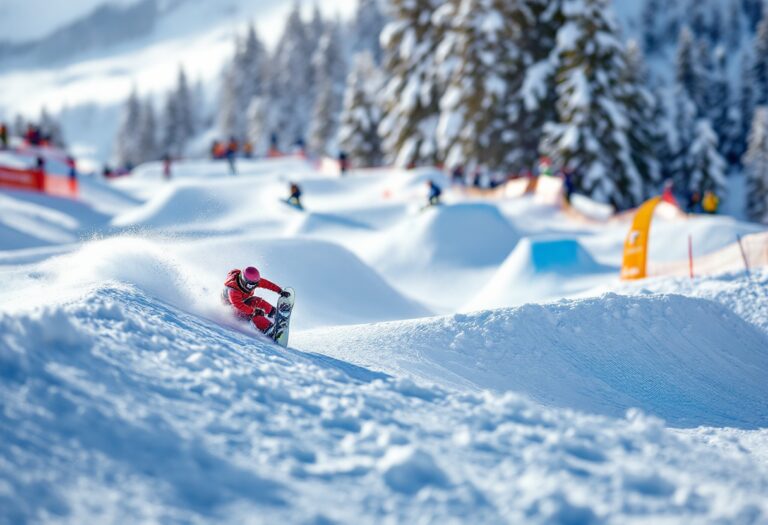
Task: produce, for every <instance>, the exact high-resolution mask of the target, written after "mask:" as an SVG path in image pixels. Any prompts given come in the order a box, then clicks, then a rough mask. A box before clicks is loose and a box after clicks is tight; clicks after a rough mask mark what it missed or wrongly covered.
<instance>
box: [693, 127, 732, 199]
mask: <svg viewBox="0 0 768 525" xmlns="http://www.w3.org/2000/svg"><path fill="white" fill-rule="evenodd" d="M688 156H689V159H690V166H691V172H690V176H689V179H688V190H689V191H699V192H700V193H702V194H703V193H704V192H706V191H713V192H714V193H715V194H716V195H718V196H719V197H721V198H722V196H723V193H724V191H725V169H726V165H725V160H724V159H723V157H722V156H721V155H720V152H719V151H718V150H717V134H716V133H715V132H714V130H713V129H712V125H711V124H710V122H709V120H707V119H699V120H698V121H697V122H696V128H695V135H694V137H693V143H692V144H691V147H690V150H689V152H688Z"/></svg>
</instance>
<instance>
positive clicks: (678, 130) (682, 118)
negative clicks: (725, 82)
mask: <svg viewBox="0 0 768 525" xmlns="http://www.w3.org/2000/svg"><path fill="white" fill-rule="evenodd" d="M672 107H673V108H674V111H675V113H674V119H673V123H674V125H673V126H672V127H671V128H670V131H671V135H670V143H671V146H672V163H671V171H672V176H673V180H674V181H675V186H676V187H677V188H678V189H679V190H681V191H686V192H687V191H688V187H689V181H690V174H691V171H692V170H693V163H692V161H691V156H690V151H691V147H692V145H693V141H694V139H695V136H696V121H697V115H696V104H694V103H693V101H692V100H691V98H690V97H689V96H688V92H687V91H686V90H685V88H683V87H682V86H680V85H677V86H676V88H675V92H674V103H673V105H672Z"/></svg>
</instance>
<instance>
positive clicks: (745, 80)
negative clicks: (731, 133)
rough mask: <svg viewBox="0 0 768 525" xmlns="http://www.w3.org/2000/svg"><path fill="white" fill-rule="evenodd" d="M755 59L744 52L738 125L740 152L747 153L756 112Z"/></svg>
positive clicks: (738, 103) (742, 56) (738, 102)
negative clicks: (753, 73)
mask: <svg viewBox="0 0 768 525" xmlns="http://www.w3.org/2000/svg"><path fill="white" fill-rule="evenodd" d="M753 67H754V65H753V59H752V56H751V54H750V53H749V52H743V53H742V55H741V75H740V76H741V89H740V92H739V98H738V101H737V105H738V123H739V133H738V138H737V144H738V149H739V151H742V152H743V151H746V149H747V138H748V137H749V131H750V126H751V124H752V118H753V115H754V112H755V99H756V93H755V83H754V80H753V77H752V71H753Z"/></svg>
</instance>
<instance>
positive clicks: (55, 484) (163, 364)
mask: <svg viewBox="0 0 768 525" xmlns="http://www.w3.org/2000/svg"><path fill="white" fill-rule="evenodd" d="M429 179H434V180H436V181H438V183H439V184H442V185H443V186H444V187H445V188H446V190H447V191H446V192H445V202H446V204H444V205H443V206H441V207H438V208H430V209H422V206H423V204H424V203H425V201H426V191H425V190H426V184H425V182H426V180H429ZM289 181H296V182H298V183H299V184H300V185H301V186H302V189H303V190H304V195H305V197H304V205H305V211H303V212H302V211H299V210H296V209H295V208H292V207H290V206H288V205H286V204H285V203H284V202H282V200H283V199H285V197H286V196H287V195H286V189H287V185H288V182H289ZM0 203H2V207H0V400H1V401H0V523H9V524H10V523H13V524H17V523H37V522H43V523H126V522H128V523H135V522H149V523H210V522H217V523H219V522H220V523H243V522H249V523H251V522H255V523H274V522H277V521H283V522H288V523H416V522H418V523H422V522H423V523H453V522H462V523H468V522H471V523H500V522H501V523H504V522H510V523H521V522H529V523H597V522H608V523H626V522H635V521H642V522H703V523H710V522H728V523H730V522H737V523H761V522H764V521H766V519H768V505H767V504H766V501H768V432H767V431H766V420H768V402H767V401H766V400H767V399H768V390H767V387H766V381H765V380H764V378H765V377H768V324H766V319H768V311H766V305H768V300H767V299H768V271H766V270H764V269H754V271H753V272H752V273H750V274H749V275H747V274H746V273H744V272H740V273H731V274H725V275H716V276H708V277H697V278H696V279H694V280H690V279H663V278H658V279H653V280H647V281H642V282H638V283H620V282H619V281H618V266H619V264H620V261H621V245H622V243H623V240H624V238H625V236H626V233H627V230H628V228H629V223H628V222H627V221H621V220H618V221H611V222H605V223H602V222H599V221H595V220H583V221H577V220H573V218H572V217H571V216H569V215H566V214H563V213H561V212H560V211H558V210H557V209H556V208H554V207H553V206H551V205H545V204H539V203H537V202H536V201H535V199H533V198H530V197H522V198H516V199H500V200H482V201H481V200H477V199H475V198H473V197H470V196H467V195H465V194H464V193H463V192H461V191H458V190H452V189H449V188H448V187H447V184H446V180H445V178H444V176H443V175H442V174H440V173H439V172H437V171H435V170H433V169H422V170H415V171H399V170H376V171H371V172H367V171H361V172H352V173H350V174H349V175H348V176H347V177H345V178H339V177H338V176H332V175H328V174H323V173H321V172H319V171H318V170H316V169H315V168H314V167H313V166H312V165H311V164H309V163H306V162H304V161H302V160H300V159H280V160H269V161H248V162H246V161H243V162H241V163H239V165H238V175H237V176H229V175H228V171H227V168H226V165H225V164H223V163H212V162H207V161H186V162H182V163H178V164H175V165H174V170H173V178H172V180H170V181H164V180H163V177H162V167H161V166H160V165H158V164H150V165H146V166H141V167H139V168H138V169H137V170H136V173H135V175H133V176H132V177H128V178H125V179H122V180H119V181H114V182H113V183H110V184H107V183H105V182H103V181H100V180H97V179H95V178H93V179H91V178H86V179H84V180H82V181H81V197H80V199H79V200H77V201H71V200H66V199H58V198H53V197H47V196H43V195H37V194H29V193H24V192H18V191H6V190H2V191H0ZM759 230H761V228H760V227H759V226H756V225H750V224H745V223H741V222H738V221H734V220H731V219H727V218H722V217H708V218H692V219H688V220H686V219H677V220H673V219H662V218H659V219H657V220H656V221H655V222H654V226H653V228H652V231H651V255H650V257H651V260H678V259H684V258H685V257H686V256H687V240H688V237H689V236H691V238H692V239H693V243H694V247H695V249H696V250H697V253H705V252H706V253H710V252H714V251H717V250H719V249H720V248H723V247H724V246H727V245H729V244H731V243H732V242H734V241H735V239H736V235H737V234H743V233H750V232H753V231H759ZM247 265H256V266H258V267H259V268H260V269H261V271H262V274H263V275H264V276H265V277H266V278H268V279H270V280H273V281H275V282H277V283H278V284H279V285H281V286H291V287H293V288H295V289H296V298H297V303H296V308H295V310H294V317H293V321H292V330H291V348H289V349H287V350H283V349H281V348H279V347H276V346H275V345H273V344H271V343H270V342H269V341H267V340H266V339H263V338H262V337H261V336H259V335H257V334H256V333H255V332H254V331H253V330H252V329H251V328H250V327H249V326H248V325H247V324H245V323H241V322H239V321H237V320H235V319H234V318H233V317H232V315H231V312H230V311H229V310H228V308H227V307H226V306H224V305H223V304H222V303H221V291H222V286H223V281H224V278H225V275H226V273H227V272H228V271H229V270H231V269H233V268H242V267H243V266H247ZM263 296H264V298H265V299H267V300H269V301H272V302H274V301H275V300H276V296H275V295H274V294H271V293H270V292H266V291H265V292H264V293H263Z"/></svg>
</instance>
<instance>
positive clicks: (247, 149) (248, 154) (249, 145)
mask: <svg viewBox="0 0 768 525" xmlns="http://www.w3.org/2000/svg"><path fill="white" fill-rule="evenodd" d="M243 157H244V158H246V159H250V158H253V142H251V141H250V140H246V141H245V142H243Z"/></svg>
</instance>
